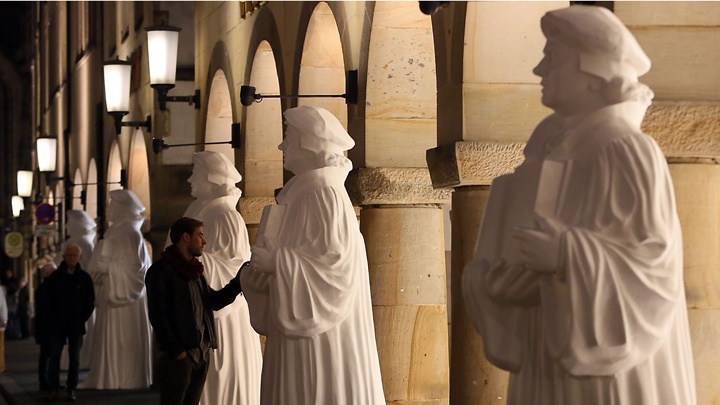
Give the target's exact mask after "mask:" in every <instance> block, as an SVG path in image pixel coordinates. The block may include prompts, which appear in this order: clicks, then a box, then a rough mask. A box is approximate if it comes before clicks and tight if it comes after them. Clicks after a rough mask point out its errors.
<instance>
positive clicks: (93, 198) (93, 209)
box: [85, 158, 98, 220]
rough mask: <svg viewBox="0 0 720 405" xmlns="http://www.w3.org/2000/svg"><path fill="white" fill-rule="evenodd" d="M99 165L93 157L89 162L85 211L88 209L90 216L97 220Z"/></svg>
mask: <svg viewBox="0 0 720 405" xmlns="http://www.w3.org/2000/svg"><path fill="white" fill-rule="evenodd" d="M97 182H98V178H97V165H96V164H95V159H94V158H91V159H90V163H89V164H88V177H87V183H88V184H87V186H85V211H87V213H88V215H90V218H93V219H95V220H97V203H98V195H97Z"/></svg>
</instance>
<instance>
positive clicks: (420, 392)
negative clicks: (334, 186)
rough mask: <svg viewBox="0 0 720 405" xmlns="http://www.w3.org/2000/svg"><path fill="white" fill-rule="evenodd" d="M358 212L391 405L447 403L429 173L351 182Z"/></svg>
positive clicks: (436, 222) (438, 232) (437, 217)
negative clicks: (358, 208)
mask: <svg viewBox="0 0 720 405" xmlns="http://www.w3.org/2000/svg"><path fill="white" fill-rule="evenodd" d="M348 185H349V190H350V193H351V197H352V198H353V200H354V203H355V204H358V205H360V206H361V210H360V229H361V231H362V233H363V236H364V238H365V244H366V247H367V255H368V265H369V272H370V290H371V294H372V303H373V316H374V321H375V335H376V339H377V345H378V355H379V357H380V369H381V373H382V380H383V389H384V391H385V399H386V400H387V402H388V404H403V405H406V404H407V405H409V404H417V405H420V404H428V405H429V404H433V405H442V404H448V403H449V402H448V385H449V382H448V372H449V371H448V330H447V305H446V304H447V298H446V285H445V248H444V242H443V218H442V210H441V209H440V204H443V203H448V202H449V197H450V193H449V192H448V191H435V190H433V189H432V186H431V183H430V176H429V175H428V172H427V169H420V168H417V169H414V168H411V169H389V168H382V169H365V168H361V169H359V170H358V171H357V172H354V173H353V174H352V175H351V177H350V178H349V179H348Z"/></svg>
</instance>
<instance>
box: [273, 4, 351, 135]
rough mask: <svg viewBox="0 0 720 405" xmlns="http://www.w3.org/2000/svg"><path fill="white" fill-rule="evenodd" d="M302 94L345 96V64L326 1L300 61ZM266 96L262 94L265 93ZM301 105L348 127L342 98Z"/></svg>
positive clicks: (316, 14)
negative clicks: (323, 112)
mask: <svg viewBox="0 0 720 405" xmlns="http://www.w3.org/2000/svg"><path fill="white" fill-rule="evenodd" d="M298 91H299V93H300V94H343V93H345V63H344V61H343V53H342V43H341V41H340V33H339V31H338V27H337V23H336V22H335V16H334V15H333V13H332V10H331V9H330V7H329V6H328V5H327V3H325V2H321V3H318V5H317V6H316V7H315V10H314V11H313V13H312V16H311V17H310V22H309V24H308V28H307V34H306V35H305V43H304V45H303V53H302V60H301V61H300V78H299V82H298ZM261 94H262V93H261ZM298 105H312V106H315V107H322V108H325V109H326V110H328V111H330V112H331V113H333V114H334V115H335V116H336V117H337V118H338V120H340V122H341V123H342V124H343V126H344V127H345V128H347V106H346V105H345V100H344V99H342V98H301V99H298Z"/></svg>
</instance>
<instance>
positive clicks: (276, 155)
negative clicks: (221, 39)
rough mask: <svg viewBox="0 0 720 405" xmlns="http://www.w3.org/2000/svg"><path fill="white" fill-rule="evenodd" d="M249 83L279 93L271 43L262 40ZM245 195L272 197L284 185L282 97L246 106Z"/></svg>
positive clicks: (262, 89) (261, 91) (265, 91)
mask: <svg viewBox="0 0 720 405" xmlns="http://www.w3.org/2000/svg"><path fill="white" fill-rule="evenodd" d="M250 83H251V84H252V85H253V86H255V88H256V89H257V92H258V93H260V94H263V93H265V94H278V93H279V92H280V84H279V82H278V75H277V68H276V66H275V56H274V54H273V50H272V48H271V47H270V44H269V43H268V42H267V41H262V42H261V43H260V45H259V46H258V48H257V51H256V52H255V58H254V59H253V64H252V71H251V74H250ZM245 133H246V134H247V139H246V141H245V151H246V152H245V180H244V181H245V195H246V196H248V197H270V196H272V195H273V193H274V191H275V189H276V188H280V187H282V185H283V170H282V168H283V162H282V152H281V151H280V150H278V148H277V147H278V145H279V144H280V143H281V142H282V112H281V105H280V99H277V98H268V99H265V100H263V102H262V103H256V104H253V105H252V107H250V108H248V109H247V118H246V123H245Z"/></svg>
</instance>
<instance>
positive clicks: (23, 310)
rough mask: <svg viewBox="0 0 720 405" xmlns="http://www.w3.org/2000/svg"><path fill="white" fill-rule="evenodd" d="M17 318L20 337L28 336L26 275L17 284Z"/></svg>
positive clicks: (28, 306)
mask: <svg viewBox="0 0 720 405" xmlns="http://www.w3.org/2000/svg"><path fill="white" fill-rule="evenodd" d="M18 287H19V289H18V292H17V297H18V304H17V320H18V325H19V328H20V339H27V338H28V337H30V287H29V286H28V281H27V277H25V276H22V277H21V278H20V283H19V284H18Z"/></svg>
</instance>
